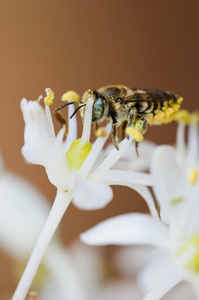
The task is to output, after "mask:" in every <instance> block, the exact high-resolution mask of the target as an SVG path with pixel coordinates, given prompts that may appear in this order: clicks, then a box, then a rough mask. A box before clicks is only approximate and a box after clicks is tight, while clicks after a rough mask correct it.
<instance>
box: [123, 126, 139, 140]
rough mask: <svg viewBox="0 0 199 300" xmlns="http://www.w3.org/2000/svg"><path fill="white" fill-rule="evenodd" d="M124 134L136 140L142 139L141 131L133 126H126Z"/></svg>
mask: <svg viewBox="0 0 199 300" xmlns="http://www.w3.org/2000/svg"><path fill="white" fill-rule="evenodd" d="M126 134H127V135H130V136H132V137H133V138H134V140H135V141H136V142H142V141H143V135H142V134H141V132H139V131H138V130H137V129H135V128H133V127H127V128H126Z"/></svg>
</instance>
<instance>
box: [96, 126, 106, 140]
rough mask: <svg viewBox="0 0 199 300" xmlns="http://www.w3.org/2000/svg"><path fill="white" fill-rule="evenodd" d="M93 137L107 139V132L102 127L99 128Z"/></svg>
mask: <svg viewBox="0 0 199 300" xmlns="http://www.w3.org/2000/svg"><path fill="white" fill-rule="evenodd" d="M95 136H96V137H103V138H105V137H107V132H106V129H105V128H104V127H99V128H98V129H97V130H96V131H95Z"/></svg>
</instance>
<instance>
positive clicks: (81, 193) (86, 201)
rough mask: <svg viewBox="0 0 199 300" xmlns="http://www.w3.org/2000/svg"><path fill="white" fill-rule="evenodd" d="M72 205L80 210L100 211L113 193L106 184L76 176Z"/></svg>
mask: <svg viewBox="0 0 199 300" xmlns="http://www.w3.org/2000/svg"><path fill="white" fill-rule="evenodd" d="M75 177H76V182H75V190H74V197H73V203H74V204H75V205H76V206H77V207H79V208H81V209H88V210H91V209H100V208H102V207H104V206H106V205H107V204H108V203H109V202H110V201H111V200H112V198H113V191H112V189H111V188H110V186H108V185H107V184H103V183H100V182H99V183H98V182H95V181H93V182H92V181H88V180H86V179H84V178H83V177H81V176H80V175H78V173H77V174H76V176H75Z"/></svg>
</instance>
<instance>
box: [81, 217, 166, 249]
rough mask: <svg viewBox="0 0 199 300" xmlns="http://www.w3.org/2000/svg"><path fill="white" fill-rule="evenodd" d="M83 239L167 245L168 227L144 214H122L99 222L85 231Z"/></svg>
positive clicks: (117, 243) (85, 240)
mask: <svg viewBox="0 0 199 300" xmlns="http://www.w3.org/2000/svg"><path fill="white" fill-rule="evenodd" d="M81 240H82V241H83V242H84V243H87V244H90V245H108V244H115V245H138V244H143V245H152V246H160V247H162V246H165V245H166V244H167V242H168V231H167V227H166V226H165V225H164V224H163V223H161V222H160V221H158V220H156V219H153V218H152V217H150V216H148V215H144V214H139V213H135V214H125V215H120V216H117V217H114V218H111V219H108V220H106V221H104V222H101V223H99V224H98V225H96V226H94V227H93V228H91V229H89V230H88V231H86V232H85V233H83V234H81Z"/></svg>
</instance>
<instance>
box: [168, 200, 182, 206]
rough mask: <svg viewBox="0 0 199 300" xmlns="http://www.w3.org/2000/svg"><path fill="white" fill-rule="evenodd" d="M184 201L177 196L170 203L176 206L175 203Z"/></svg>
mask: <svg viewBox="0 0 199 300" xmlns="http://www.w3.org/2000/svg"><path fill="white" fill-rule="evenodd" d="M182 201H183V199H182V198H175V199H173V200H171V201H170V205H171V206H174V205H176V204H178V203H181V202H182Z"/></svg>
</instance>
